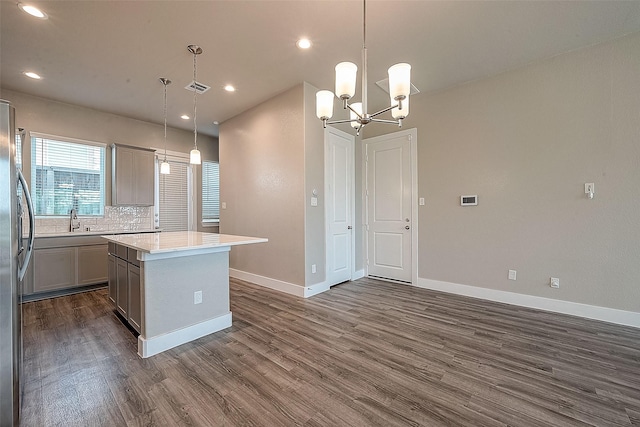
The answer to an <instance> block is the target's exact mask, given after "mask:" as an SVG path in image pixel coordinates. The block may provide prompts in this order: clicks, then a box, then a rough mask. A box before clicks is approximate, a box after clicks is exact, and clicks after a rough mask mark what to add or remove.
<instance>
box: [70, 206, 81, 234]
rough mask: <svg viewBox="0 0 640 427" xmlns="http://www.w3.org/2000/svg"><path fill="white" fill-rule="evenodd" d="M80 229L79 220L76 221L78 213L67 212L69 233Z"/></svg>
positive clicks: (74, 210) (72, 210)
mask: <svg viewBox="0 0 640 427" xmlns="http://www.w3.org/2000/svg"><path fill="white" fill-rule="evenodd" d="M79 229H80V220H79V219H78V211H77V210H76V209H71V212H69V230H70V231H71V232H73V231H75V230H79Z"/></svg>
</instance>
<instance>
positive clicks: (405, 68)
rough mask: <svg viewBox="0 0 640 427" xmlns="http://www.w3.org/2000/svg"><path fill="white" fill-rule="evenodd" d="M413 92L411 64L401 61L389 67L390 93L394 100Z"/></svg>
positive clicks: (406, 96)
mask: <svg viewBox="0 0 640 427" xmlns="http://www.w3.org/2000/svg"><path fill="white" fill-rule="evenodd" d="M410 92H411V65H409V64H407V63H404V62H403V63H400V64H396V65H393V66H391V67H389V93H390V94H391V99H392V100H395V101H397V100H399V99H405V98H408V97H409V93H410Z"/></svg>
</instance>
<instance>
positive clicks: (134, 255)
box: [127, 248, 140, 267]
mask: <svg viewBox="0 0 640 427" xmlns="http://www.w3.org/2000/svg"><path fill="white" fill-rule="evenodd" d="M127 261H128V262H129V263H131V264H133V265H135V266H136V267H140V261H138V251H136V250H135V249H131V248H128V251H127Z"/></svg>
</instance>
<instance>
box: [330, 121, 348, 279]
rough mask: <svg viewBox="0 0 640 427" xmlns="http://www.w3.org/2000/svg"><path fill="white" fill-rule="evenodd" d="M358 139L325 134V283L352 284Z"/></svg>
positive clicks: (332, 133)
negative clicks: (354, 191)
mask: <svg viewBox="0 0 640 427" xmlns="http://www.w3.org/2000/svg"><path fill="white" fill-rule="evenodd" d="M354 141H355V138H354V137H353V136H352V135H349V134H348V133H345V132H342V131H340V130H337V129H333V128H331V127H329V128H327V130H326V131H325V147H324V148H325V149H324V152H325V163H324V164H325V195H326V196H325V206H326V212H325V217H326V225H327V228H326V230H327V244H326V251H327V253H326V263H327V271H326V281H327V283H328V284H329V285H336V284H338V283H342V282H346V281H347V280H351V270H352V262H353V253H352V250H353V222H354V221H353V185H354V165H353V145H354Z"/></svg>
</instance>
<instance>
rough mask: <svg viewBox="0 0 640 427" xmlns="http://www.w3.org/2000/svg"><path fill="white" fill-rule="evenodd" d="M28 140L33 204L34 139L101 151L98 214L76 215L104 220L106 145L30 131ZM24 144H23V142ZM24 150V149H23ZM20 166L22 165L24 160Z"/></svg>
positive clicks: (39, 215)
mask: <svg viewBox="0 0 640 427" xmlns="http://www.w3.org/2000/svg"><path fill="white" fill-rule="evenodd" d="M28 139H29V144H30V151H31V153H30V159H29V164H30V167H31V171H30V172H31V173H30V175H31V177H30V178H31V188H32V192H31V194H32V197H33V199H34V203H35V199H36V197H37V191H36V185H37V173H38V165H37V148H36V146H35V144H36V143H35V142H34V140H35V139H46V140H51V141H57V142H63V143H68V144H76V145H84V146H92V147H98V148H100V149H101V150H102V153H101V154H102V156H101V157H102V165H101V168H100V174H101V180H100V184H101V188H100V192H101V195H100V200H99V203H100V213H99V214H78V216H80V217H84V218H104V214H105V208H106V206H107V145H108V144H106V143H103V142H98V141H91V140H86V139H79V138H72V137H67V136H60V135H52V134H48V133H42V132H33V131H30V132H29V133H28ZM23 144H24V142H23ZM23 148H24V147H23ZM22 153H23V155H24V150H23V151H22ZM22 164H23V165H24V159H23V162H22ZM67 216H68V214H51V215H47V214H37V213H36V214H35V218H36V219H47V218H66V217H67Z"/></svg>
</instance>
